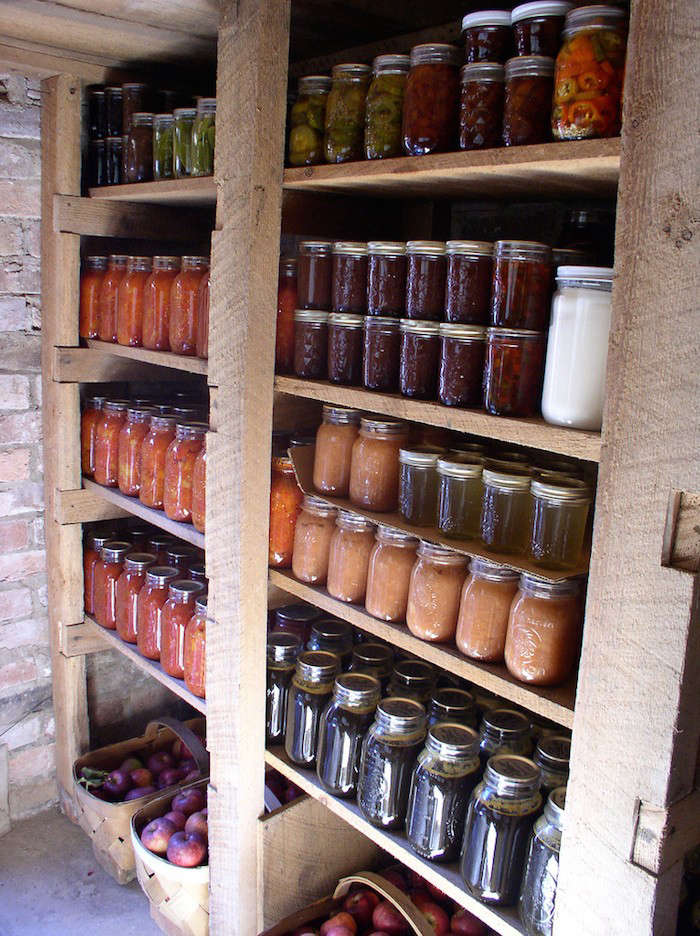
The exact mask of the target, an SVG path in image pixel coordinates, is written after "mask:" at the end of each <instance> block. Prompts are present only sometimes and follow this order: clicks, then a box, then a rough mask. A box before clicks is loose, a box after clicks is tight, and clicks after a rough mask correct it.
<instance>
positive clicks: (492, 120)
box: [459, 62, 505, 150]
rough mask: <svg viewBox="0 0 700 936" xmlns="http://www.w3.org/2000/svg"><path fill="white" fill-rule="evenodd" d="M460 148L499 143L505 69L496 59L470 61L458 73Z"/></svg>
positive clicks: (500, 140) (497, 144) (480, 146)
mask: <svg viewBox="0 0 700 936" xmlns="http://www.w3.org/2000/svg"><path fill="white" fill-rule="evenodd" d="M459 79H460V85H461V93H460V101H459V148H460V149H461V150H473V149H493V148H494V147H496V146H501V144H502V136H501V131H502V128H503V97H504V88H505V86H504V82H505V71H504V68H503V66H502V65H501V64H500V63H499V62H471V63H470V64H469V65H463V66H462V68H461V69H460V72H459Z"/></svg>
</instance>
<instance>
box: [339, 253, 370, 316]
mask: <svg viewBox="0 0 700 936" xmlns="http://www.w3.org/2000/svg"><path fill="white" fill-rule="evenodd" d="M331 308H332V309H333V311H334V312H348V313H351V314H354V315H364V314H365V312H366V310H367V244H362V243H356V242H354V241H336V242H335V243H334V244H333V252H332V265H331Z"/></svg>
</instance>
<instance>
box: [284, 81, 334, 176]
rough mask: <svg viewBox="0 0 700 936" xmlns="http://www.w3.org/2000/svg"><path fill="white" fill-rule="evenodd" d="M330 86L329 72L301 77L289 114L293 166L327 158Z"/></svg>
mask: <svg viewBox="0 0 700 936" xmlns="http://www.w3.org/2000/svg"><path fill="white" fill-rule="evenodd" d="M330 89H331V79H330V78H329V77H328V76H327V75H305V76H304V77H303V78H300V79H299V87H298V92H299V93H298V95H297V99H296V101H295V102H294V103H293V104H292V107H291V111H290V114H289V128H290V129H289V150H288V160H289V165H290V166H313V165H316V164H317V163H322V162H323V128H324V125H325V122H326V101H327V99H328V92H329V91H330Z"/></svg>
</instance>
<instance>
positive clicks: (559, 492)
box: [530, 478, 593, 504]
mask: <svg viewBox="0 0 700 936" xmlns="http://www.w3.org/2000/svg"><path fill="white" fill-rule="evenodd" d="M530 490H531V491H532V496H533V497H537V498H540V499H541V500H546V501H550V502H551V503H557V504H558V503H567V504H590V502H591V501H592V500H593V495H592V493H591V489H590V488H589V487H588V485H587V484H586V482H585V481H580V480H578V479H577V478H571V479H570V480H568V479H567V480H564V479H562V480H561V481H556V482H552V481H536V480H534V479H533V480H531V481H530Z"/></svg>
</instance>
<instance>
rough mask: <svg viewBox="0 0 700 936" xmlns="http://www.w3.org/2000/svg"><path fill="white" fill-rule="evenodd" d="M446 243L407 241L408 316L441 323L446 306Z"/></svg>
mask: <svg viewBox="0 0 700 936" xmlns="http://www.w3.org/2000/svg"><path fill="white" fill-rule="evenodd" d="M446 250H447V248H446V245H445V244H444V243H442V242H441V241H408V243H407V244H406V256H407V266H406V318H409V319H421V320H423V321H425V320H426V319H428V320H430V321H434V322H439V321H440V319H442V316H443V310H444V306H445V283H446V279H447V259H446Z"/></svg>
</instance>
